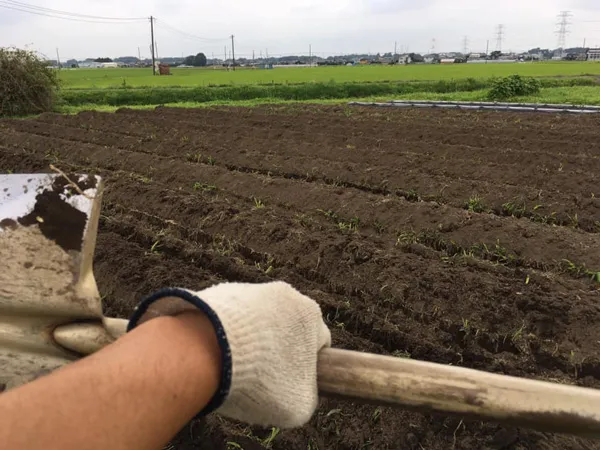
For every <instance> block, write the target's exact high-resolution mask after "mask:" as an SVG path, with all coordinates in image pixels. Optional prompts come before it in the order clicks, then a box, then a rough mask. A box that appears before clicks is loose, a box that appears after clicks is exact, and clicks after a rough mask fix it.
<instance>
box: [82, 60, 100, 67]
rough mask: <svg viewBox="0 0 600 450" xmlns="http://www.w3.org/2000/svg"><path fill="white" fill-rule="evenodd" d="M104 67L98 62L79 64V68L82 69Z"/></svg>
mask: <svg viewBox="0 0 600 450" xmlns="http://www.w3.org/2000/svg"><path fill="white" fill-rule="evenodd" d="M101 67H102V63H97V62H96V61H81V62H80V63H79V68H81V69H99V68H101Z"/></svg>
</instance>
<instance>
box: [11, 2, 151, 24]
mask: <svg viewBox="0 0 600 450" xmlns="http://www.w3.org/2000/svg"><path fill="white" fill-rule="evenodd" d="M2 3H4V4H5V6H10V7H11V8H21V9H26V10H28V11H31V12H33V11H38V12H41V13H45V14H52V15H58V16H68V17H75V18H80V19H94V20H107V21H119V22H121V21H137V20H145V19H146V18H145V17H107V16H96V15H90V14H80V13H73V12H68V11H61V10H58V9H52V8H45V7H42V6H37V5H30V4H28V3H24V2H19V1H16V0H2ZM6 4H8V5H6Z"/></svg>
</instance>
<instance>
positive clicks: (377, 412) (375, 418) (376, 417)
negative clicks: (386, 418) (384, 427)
mask: <svg viewBox="0 0 600 450" xmlns="http://www.w3.org/2000/svg"><path fill="white" fill-rule="evenodd" d="M381 413H382V411H381V408H380V407H377V408H375V411H373V415H372V416H371V420H372V421H373V422H374V423H376V422H378V421H379V419H380V418H381Z"/></svg>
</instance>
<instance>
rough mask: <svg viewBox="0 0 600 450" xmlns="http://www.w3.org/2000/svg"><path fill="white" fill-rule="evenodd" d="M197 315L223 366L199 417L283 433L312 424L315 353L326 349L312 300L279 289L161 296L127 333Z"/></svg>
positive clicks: (223, 287)
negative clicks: (164, 319)
mask: <svg viewBox="0 0 600 450" xmlns="http://www.w3.org/2000/svg"><path fill="white" fill-rule="evenodd" d="M196 309H199V310H201V311H202V312H204V313H205V314H206V316H207V317H208V318H209V320H210V321H211V323H212V325H213V327H214V328H215V331H216V334H217V339H218V342H219V346H220V348H221V352H222V362H223V367H222V372H221V383H220V387H219V390H218V392H217V393H216V394H215V396H214V397H213V399H212V400H211V402H210V403H209V405H208V406H207V407H206V408H205V409H204V411H203V413H205V414H206V413H209V412H211V411H213V410H217V412H218V413H219V414H222V415H224V416H226V417H229V418H232V419H237V420H240V421H243V422H247V423H252V424H259V425H275V426H279V427H282V428H292V427H298V426H302V425H304V424H305V423H306V422H308V421H309V420H310V418H311V416H312V414H313V413H314V411H315V409H316V407H317V404H318V386H317V356H318V352H319V351H320V350H321V349H322V348H324V347H328V346H330V345H331V334H330V332H329V329H328V328H327V326H326V325H325V323H324V322H323V318H322V313H321V310H320V308H319V305H318V304H317V303H316V302H315V301H314V300H312V299H310V298H308V297H306V296H304V295H302V294H300V293H299V292H298V291H296V290H295V289H294V288H293V287H291V286H290V285H289V284H287V283H283V282H273V283H266V284H242V283H224V284H219V285H216V286H213V287H211V288H208V289H205V290H203V291H199V292H191V291H187V290H183V289H166V290H163V291H160V292H158V293H156V294H155V295H153V296H152V297H150V298H148V299H146V300H145V301H144V302H142V304H141V305H140V306H139V307H138V309H137V310H136V312H135V313H134V315H133V317H132V319H131V322H130V325H129V329H132V328H134V327H136V326H137V325H140V324H141V323H143V322H145V321H147V320H150V319H152V318H154V317H159V316H164V315H177V314H180V313H182V312H184V311H187V310H196Z"/></svg>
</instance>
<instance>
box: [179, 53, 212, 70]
mask: <svg viewBox="0 0 600 450" xmlns="http://www.w3.org/2000/svg"><path fill="white" fill-rule="evenodd" d="M206 63H207V60H206V55H205V54H204V53H198V54H197V55H196V56H194V55H190V56H186V57H185V58H184V60H183V64H185V65H186V66H194V67H204V66H206Z"/></svg>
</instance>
